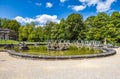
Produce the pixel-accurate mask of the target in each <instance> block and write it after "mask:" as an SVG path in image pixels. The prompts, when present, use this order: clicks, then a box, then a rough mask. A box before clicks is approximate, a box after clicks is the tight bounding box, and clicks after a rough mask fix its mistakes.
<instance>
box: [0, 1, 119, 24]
mask: <svg viewBox="0 0 120 79" xmlns="http://www.w3.org/2000/svg"><path fill="white" fill-rule="evenodd" d="M114 11H119V12H120V0H0V18H8V19H15V20H17V21H18V22H20V23H30V22H36V23H38V24H39V25H44V24H45V23H46V22H47V21H53V22H57V23H59V21H60V19H62V18H65V19H66V18H67V16H68V15H70V14H71V13H79V14H81V15H83V17H84V19H86V18H87V17H89V16H93V15H97V13H99V12H106V13H108V14H111V13H112V12H114Z"/></svg>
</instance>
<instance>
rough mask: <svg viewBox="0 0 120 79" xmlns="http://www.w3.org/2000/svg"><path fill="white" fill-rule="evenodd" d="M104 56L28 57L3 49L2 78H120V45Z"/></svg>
mask: <svg viewBox="0 0 120 79" xmlns="http://www.w3.org/2000/svg"><path fill="white" fill-rule="evenodd" d="M115 50H116V51H117V54H116V55H114V56H110V57H104V58H93V59H77V60H72V59H71V60H28V59H27V60H25V59H17V58H14V57H11V56H9V54H8V53H6V52H0V79H120V48H117V49H115Z"/></svg>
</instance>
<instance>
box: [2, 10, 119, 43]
mask: <svg viewBox="0 0 120 79" xmlns="http://www.w3.org/2000/svg"><path fill="white" fill-rule="evenodd" d="M0 28H8V29H11V30H14V31H16V32H17V33H18V34H19V35H18V36H19V40H20V41H33V42H37V41H38V42H39V41H46V40H49V39H58V40H61V39H65V40H100V41H102V42H104V40H105V39H106V41H107V42H108V43H120V13H119V12H113V13H112V14H111V15H108V14H107V13H104V12H101V13H98V14H97V15H96V16H90V17H88V18H87V19H86V20H85V21H83V17H82V15H81V14H77V13H72V14H70V15H69V16H68V17H67V18H66V19H64V18H62V19H61V20H60V23H54V22H50V21H49V22H47V23H46V24H45V25H44V26H38V27H36V26H35V23H34V22H32V23H27V24H25V25H20V23H18V22H17V21H16V20H9V19H6V18H0Z"/></svg>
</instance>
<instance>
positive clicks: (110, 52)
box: [0, 48, 116, 59]
mask: <svg viewBox="0 0 120 79" xmlns="http://www.w3.org/2000/svg"><path fill="white" fill-rule="evenodd" d="M101 49H102V50H103V52H102V53H99V54H89V55H73V56H45V55H29V54H23V53H17V52H16V51H14V50H0V52H8V53H9V55H11V56H14V57H19V58H25V59H84V58H98V57H106V56H111V55H114V54H116V51H115V50H113V49H110V48H101Z"/></svg>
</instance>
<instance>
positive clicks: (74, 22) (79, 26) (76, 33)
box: [66, 13, 85, 40]
mask: <svg viewBox="0 0 120 79" xmlns="http://www.w3.org/2000/svg"><path fill="white" fill-rule="evenodd" d="M66 24H67V25H66V31H67V39H69V40H75V39H83V36H82V35H83V34H82V33H83V30H84V29H85V27H84V24H83V17H82V15H80V14H74V13H73V14H70V15H69V16H68V17H67V19H66Z"/></svg>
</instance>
